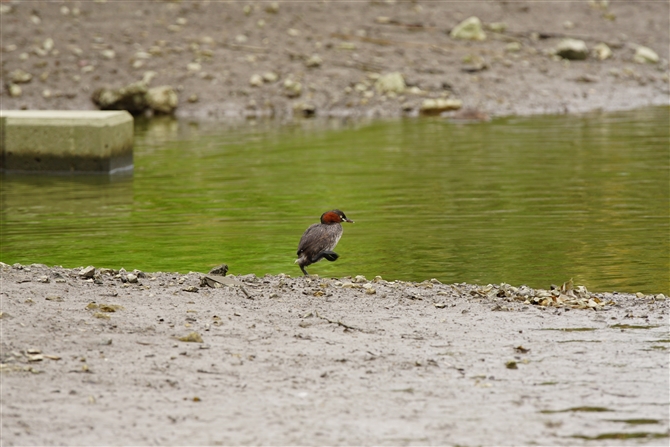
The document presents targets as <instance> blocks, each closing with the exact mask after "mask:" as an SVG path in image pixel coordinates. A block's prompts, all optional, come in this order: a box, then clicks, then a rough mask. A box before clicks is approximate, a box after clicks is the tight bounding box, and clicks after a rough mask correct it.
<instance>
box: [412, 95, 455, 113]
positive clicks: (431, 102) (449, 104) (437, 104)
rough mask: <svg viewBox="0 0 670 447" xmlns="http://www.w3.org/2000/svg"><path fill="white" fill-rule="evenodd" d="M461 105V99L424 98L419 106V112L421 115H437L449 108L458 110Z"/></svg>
mask: <svg viewBox="0 0 670 447" xmlns="http://www.w3.org/2000/svg"><path fill="white" fill-rule="evenodd" d="M461 107H463V101H461V100H460V99H443V98H437V99H431V98H428V99H424V100H423V102H422V103H421V107H420V108H419V113H421V114H422V115H427V116H432V115H439V114H440V113H442V112H448V111H450V110H458V109H460V108H461Z"/></svg>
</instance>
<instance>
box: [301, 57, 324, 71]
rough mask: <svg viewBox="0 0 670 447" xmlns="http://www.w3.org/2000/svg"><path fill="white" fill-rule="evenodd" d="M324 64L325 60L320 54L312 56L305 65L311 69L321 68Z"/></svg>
mask: <svg viewBox="0 0 670 447" xmlns="http://www.w3.org/2000/svg"><path fill="white" fill-rule="evenodd" d="M321 64H323V59H321V56H319V55H318V54H313V55H311V56H310V57H309V58H308V59H307V60H306V61H305V65H306V66H307V67H309V68H316V67H320V66H321Z"/></svg>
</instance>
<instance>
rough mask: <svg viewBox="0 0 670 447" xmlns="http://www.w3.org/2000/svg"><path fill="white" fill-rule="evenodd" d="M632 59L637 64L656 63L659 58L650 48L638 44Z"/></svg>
mask: <svg viewBox="0 0 670 447" xmlns="http://www.w3.org/2000/svg"><path fill="white" fill-rule="evenodd" d="M633 60H634V61H635V62H637V63H638V64H657V63H658V60H659V58H658V54H656V52H655V51H654V50H652V49H651V48H648V47H643V46H639V47H637V50H635V56H633Z"/></svg>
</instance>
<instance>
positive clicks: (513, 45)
mask: <svg viewBox="0 0 670 447" xmlns="http://www.w3.org/2000/svg"><path fill="white" fill-rule="evenodd" d="M505 51H507V52H508V53H516V52H517V51H521V42H510V43H508V44H507V45H505Z"/></svg>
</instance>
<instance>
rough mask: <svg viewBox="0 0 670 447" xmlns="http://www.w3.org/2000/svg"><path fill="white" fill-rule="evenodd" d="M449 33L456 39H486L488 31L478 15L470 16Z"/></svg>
mask: <svg viewBox="0 0 670 447" xmlns="http://www.w3.org/2000/svg"><path fill="white" fill-rule="evenodd" d="M449 35H450V36H451V37H452V38H454V39H462V40H486V33H485V32H484V30H483V29H482V22H481V20H479V18H478V17H474V16H473V17H469V18H467V19H465V20H463V21H462V22H461V23H459V24H458V25H456V26H455V27H454V28H453V29H452V30H451V32H450V33H449Z"/></svg>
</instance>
